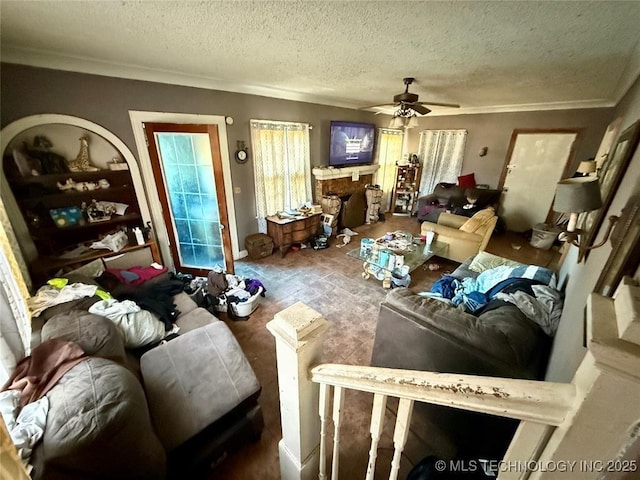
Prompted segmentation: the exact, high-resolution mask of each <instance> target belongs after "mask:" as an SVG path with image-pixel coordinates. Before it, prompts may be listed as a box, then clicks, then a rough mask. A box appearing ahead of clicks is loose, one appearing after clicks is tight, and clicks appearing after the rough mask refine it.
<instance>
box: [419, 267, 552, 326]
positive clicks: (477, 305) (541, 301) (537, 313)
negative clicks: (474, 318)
mask: <svg viewBox="0 0 640 480" xmlns="http://www.w3.org/2000/svg"><path fill="white" fill-rule="evenodd" d="M555 286H556V275H555V273H553V272H552V271H551V270H549V269H548V268H545V267H540V266H537V265H517V266H510V265H501V266H498V267H495V268H491V269H488V270H485V271H484V272H482V273H480V274H479V275H478V276H477V277H476V278H472V277H467V278H464V279H462V280H458V279H456V278H455V277H453V276H450V275H445V276H444V277H442V278H440V279H439V280H438V281H436V282H435V283H434V284H433V286H432V287H431V293H432V294H433V295H434V296H439V297H440V298H445V299H449V300H450V301H451V303H452V304H453V305H455V306H458V305H462V306H463V307H464V309H465V310H466V311H468V312H469V313H473V314H479V313H480V312H483V311H484V310H483V309H484V308H485V307H487V306H488V305H489V303H490V302H492V301H493V300H494V299H498V300H502V301H506V302H509V303H513V304H514V305H516V306H517V307H518V308H519V309H520V310H521V311H522V312H523V313H524V314H525V315H526V316H527V317H528V318H529V319H530V320H532V321H534V322H535V323H537V324H538V325H540V327H541V328H542V329H543V330H544V332H545V333H546V334H547V335H550V336H553V335H554V334H555V330H556V328H557V324H558V321H559V319H560V315H561V312H562V299H561V295H560V293H559V292H558V291H557V290H556V289H555Z"/></svg>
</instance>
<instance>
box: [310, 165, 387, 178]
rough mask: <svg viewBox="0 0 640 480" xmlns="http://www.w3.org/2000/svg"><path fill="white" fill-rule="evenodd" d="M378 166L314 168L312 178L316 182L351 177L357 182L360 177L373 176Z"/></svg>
mask: <svg viewBox="0 0 640 480" xmlns="http://www.w3.org/2000/svg"><path fill="white" fill-rule="evenodd" d="M379 167H380V165H357V166H353V167H344V168H314V169H313V170H312V173H313V176H314V177H316V180H332V179H334V178H348V177H351V178H353V179H354V180H357V179H358V178H359V177H360V175H373V174H374V173H375V172H376V170H378V168H379Z"/></svg>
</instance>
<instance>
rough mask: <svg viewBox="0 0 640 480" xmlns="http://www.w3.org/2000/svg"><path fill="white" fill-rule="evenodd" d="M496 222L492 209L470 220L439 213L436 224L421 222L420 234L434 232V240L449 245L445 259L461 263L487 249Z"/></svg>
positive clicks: (479, 213) (480, 212) (481, 212)
mask: <svg viewBox="0 0 640 480" xmlns="http://www.w3.org/2000/svg"><path fill="white" fill-rule="evenodd" d="M497 221H498V217H497V216H496V215H495V211H494V210H493V208H485V209H484V210H481V211H479V212H478V213H476V214H475V215H474V216H473V217H471V218H467V217H463V216H461V215H454V214H452V213H441V214H440V216H439V217H438V223H432V222H423V223H422V225H421V227H420V233H421V234H422V235H423V236H424V235H426V233H427V232H429V231H433V232H435V234H436V240H438V241H440V242H445V243H447V244H448V245H449V250H448V253H447V255H446V258H448V259H450V260H454V261H456V262H460V263H462V262H464V261H465V260H466V259H467V258H469V257H470V256H473V255H475V254H477V253H478V252H479V251H482V250H484V249H485V248H486V247H487V244H488V243H489V239H490V238H491V234H492V233H493V230H494V228H495V226H496V222H497Z"/></svg>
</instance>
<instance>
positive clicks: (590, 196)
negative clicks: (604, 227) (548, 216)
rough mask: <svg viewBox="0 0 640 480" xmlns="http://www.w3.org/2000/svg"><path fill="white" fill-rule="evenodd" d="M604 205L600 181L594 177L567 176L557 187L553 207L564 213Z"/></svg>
mask: <svg viewBox="0 0 640 480" xmlns="http://www.w3.org/2000/svg"><path fill="white" fill-rule="evenodd" d="M601 206H602V199H601V198H600V182H598V179H597V178H594V177H578V178H566V179H564V180H560V181H559V182H558V185H557V187H556V198H555V200H554V202H553V209H554V210H555V211H556V212H563V213H581V212H589V211H591V210H597V209H598V208H600V207H601Z"/></svg>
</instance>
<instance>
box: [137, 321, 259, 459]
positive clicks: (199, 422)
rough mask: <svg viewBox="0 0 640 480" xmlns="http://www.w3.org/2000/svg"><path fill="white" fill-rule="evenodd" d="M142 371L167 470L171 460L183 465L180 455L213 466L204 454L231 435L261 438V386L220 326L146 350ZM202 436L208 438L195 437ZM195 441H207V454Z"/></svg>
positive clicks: (228, 333)
mask: <svg viewBox="0 0 640 480" xmlns="http://www.w3.org/2000/svg"><path fill="white" fill-rule="evenodd" d="M140 369H141V373H142V378H143V382H144V387H145V392H146V394H147V402H148V404H149V411H150V413H151V419H152V422H153V424H154V427H155V429H156V432H157V434H158V438H159V439H160V441H161V443H162V444H163V446H164V447H165V450H166V451H167V452H168V456H169V463H170V465H169V467H170V469H171V463H172V462H171V459H172V458H176V457H180V462H181V463H182V462H184V461H185V459H184V458H182V456H183V454H189V455H191V456H193V455H199V456H202V457H205V458H204V459H205V460H207V461H208V462H209V463H211V462H212V461H213V460H215V459H213V460H212V459H211V458H209V459H206V456H207V455H213V453H212V452H213V450H216V449H217V450H220V448H219V447H220V446H221V444H222V443H229V440H230V438H231V437H233V436H234V432H236V433H237V434H238V436H241V437H243V438H245V439H246V437H248V436H252V437H254V438H257V437H259V434H260V432H261V430H262V426H263V420H262V413H261V411H260V409H259V406H258V405H257V401H256V400H257V397H258V395H259V393H260V384H259V382H258V379H257V378H256V376H255V373H254V372H253V369H252V368H251V366H250V365H249V362H248V361H247V359H246V357H245V355H244V353H243V352H242V350H241V348H240V345H239V344H238V342H237V340H236V339H235V337H234V336H233V334H232V333H231V330H229V327H227V325H226V324H225V323H224V322H221V321H214V322H213V323H210V324H208V325H205V326H202V327H200V328H195V329H194V330H190V331H188V332H186V333H184V334H183V335H180V336H178V337H177V338H175V339H173V340H171V341H169V342H167V343H165V344H163V345H159V346H158V347H156V348H154V349H152V350H149V351H148V352H146V353H145V354H144V355H143V356H142V357H141V358H140ZM229 418H233V419H234V420H233V421H231V422H230V421H229ZM229 429H231V431H229ZM248 433H249V435H247V434H248ZM203 435H204V437H206V438H199V437H203ZM216 437H218V439H217V440H216ZM196 441H197V443H202V444H203V445H206V444H207V443H208V444H209V448H208V450H209V453H202V451H201V450H202V449H201V448H199V447H197V446H195V445H194V442H196ZM187 445H188V448H185V446H187ZM216 445H217V446H216ZM225 448H226V447H224V448H223V450H224V449H225ZM204 450H207V448H206V447H205V448H204ZM196 452H200V453H196ZM217 454H218V455H221V454H222V453H221V452H220V451H218V453H217ZM224 454H226V451H225V452H224ZM200 460H202V459H198V460H197V461H200ZM195 461H196V460H194V462H195ZM194 462H189V463H194ZM182 465H183V467H184V463H182Z"/></svg>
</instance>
